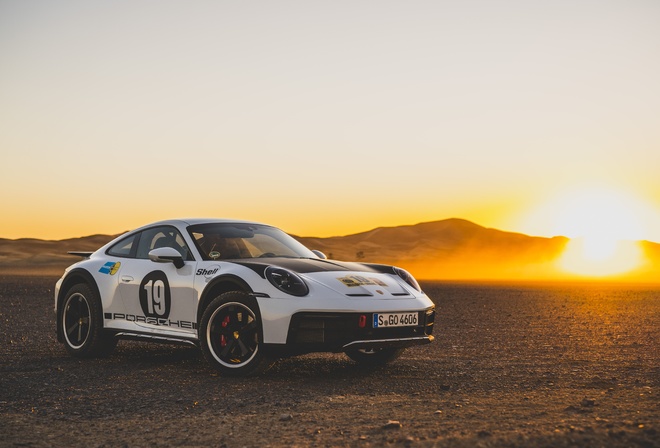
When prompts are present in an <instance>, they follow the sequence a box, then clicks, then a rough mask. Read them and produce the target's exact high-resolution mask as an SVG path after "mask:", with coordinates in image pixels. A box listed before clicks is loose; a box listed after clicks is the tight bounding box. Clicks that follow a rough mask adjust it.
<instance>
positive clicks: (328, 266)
mask: <svg viewBox="0 0 660 448" xmlns="http://www.w3.org/2000/svg"><path fill="white" fill-rule="evenodd" d="M233 263H236V264H239V265H241V266H245V267H247V268H250V269H252V270H253V271H255V272H256V273H257V274H259V275H260V276H261V277H263V278H265V270H266V268H267V267H268V266H277V267H281V268H285V269H288V270H290V271H293V272H296V273H298V274H300V275H302V276H303V277H305V278H306V279H308V280H311V281H314V282H318V283H321V284H323V285H325V286H327V287H329V288H331V289H332V290H334V291H336V292H338V293H340V294H343V295H346V296H349V297H367V296H375V297H382V298H401V297H405V296H409V297H410V296H411V292H410V291H408V290H407V289H406V288H404V287H403V285H402V284H401V283H400V282H399V281H397V279H396V278H393V276H396V274H395V273H394V271H393V268H392V267H391V266H386V265H375V264H362V263H348V262H342V261H335V260H321V259H313V258H269V259H267V261H266V260H264V261H233Z"/></svg>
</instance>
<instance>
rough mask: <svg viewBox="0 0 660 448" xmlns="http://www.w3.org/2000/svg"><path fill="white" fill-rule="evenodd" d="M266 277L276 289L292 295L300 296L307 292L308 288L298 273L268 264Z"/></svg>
mask: <svg viewBox="0 0 660 448" xmlns="http://www.w3.org/2000/svg"><path fill="white" fill-rule="evenodd" d="M266 278H267V279H268V281H269V282H271V283H272V284H273V286H275V287H276V288H277V289H279V290H280V291H282V292H285V293H287V294H291V295H292V296H298V297H301V296H306V295H307V294H308V293H309V288H308V287H307V284H306V283H305V281H304V280H303V279H302V278H300V276H299V275H298V274H295V273H293V272H291V271H289V270H287V269H282V268H278V267H276V266H268V267H267V268H266Z"/></svg>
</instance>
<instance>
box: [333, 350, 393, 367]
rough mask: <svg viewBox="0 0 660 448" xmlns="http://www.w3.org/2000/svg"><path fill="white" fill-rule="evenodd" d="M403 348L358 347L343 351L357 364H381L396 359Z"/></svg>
mask: <svg viewBox="0 0 660 448" xmlns="http://www.w3.org/2000/svg"><path fill="white" fill-rule="evenodd" d="M404 350H405V349H404V348H374V349H366V348H359V349H352V350H346V351H345V352H344V353H346V356H348V357H349V358H351V359H352V360H353V361H355V362H357V363H359V364H363V365H371V366H382V365H385V364H387V363H389V362H392V361H394V360H395V359H397V358H398V357H399V356H401V354H402V353H403V352H404Z"/></svg>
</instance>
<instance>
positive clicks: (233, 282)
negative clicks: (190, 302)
mask: <svg viewBox="0 0 660 448" xmlns="http://www.w3.org/2000/svg"><path fill="white" fill-rule="evenodd" d="M229 291H242V292H245V293H247V294H252V292H253V291H252V288H250V285H248V284H247V282H246V281H245V280H243V279H242V278H240V277H238V276H236V275H232V274H226V275H220V276H218V277H215V278H214V279H213V280H211V281H210V282H209V284H208V285H206V287H205V288H204V291H203V292H202V295H201V296H200V299H199V306H198V307H197V322H198V323H199V322H201V321H202V315H203V314H204V310H205V309H206V307H207V306H208V305H209V303H211V302H212V301H213V299H215V298H216V297H218V296H219V295H220V294H224V293H226V292H229Z"/></svg>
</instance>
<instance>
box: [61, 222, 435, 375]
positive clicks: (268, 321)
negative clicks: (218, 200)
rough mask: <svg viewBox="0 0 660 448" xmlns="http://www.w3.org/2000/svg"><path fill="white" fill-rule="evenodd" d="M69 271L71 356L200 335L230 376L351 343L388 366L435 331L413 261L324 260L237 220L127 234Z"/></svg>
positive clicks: (64, 333)
mask: <svg viewBox="0 0 660 448" xmlns="http://www.w3.org/2000/svg"><path fill="white" fill-rule="evenodd" d="M70 253H72V254H75V255H79V256H81V257H83V258H84V259H83V260H82V261H80V262H78V263H76V264H74V265H72V266H70V267H69V268H67V269H66V271H65V273H64V275H63V276H62V278H61V279H60V280H59V281H58V282H57V284H56V287H55V314H56V316H57V339H58V341H60V342H62V343H64V345H65V347H66V349H67V351H68V352H69V353H70V354H72V355H73V356H78V357H92V356H103V355H107V354H109V353H110V352H111V351H112V349H113V348H114V347H115V345H116V343H117V340H118V339H139V340H151V341H155V342H178V343H187V344H193V345H198V346H199V347H200V348H201V349H202V352H203V354H204V357H205V358H206V359H207V360H208V361H209V363H210V364H211V365H212V366H213V367H215V368H216V369H218V370H219V371H220V372H222V373H223V374H225V375H250V374H256V373H259V372H262V371H263V370H265V369H266V368H267V367H268V366H269V365H270V364H271V362H272V360H274V359H276V358H277V357H282V356H290V355H296V354H302V353H309V352H315V351H326V352H344V353H346V354H347V355H348V356H349V357H350V358H351V359H353V360H355V361H357V362H360V363H371V364H384V363H386V362H389V361H391V360H393V359H395V358H397V357H398V356H399V355H400V354H401V352H402V351H403V350H404V349H405V348H406V347H409V346H412V345H419V344H426V343H429V342H431V341H432V340H433V336H432V331H433V322H434V317H435V311H434V306H433V302H432V301H431V300H430V299H429V298H428V297H427V296H426V295H425V294H424V293H423V292H422V290H421V288H420V286H419V284H418V283H417V281H416V280H415V279H414V278H413V277H412V276H411V275H410V274H409V273H408V272H406V271H405V270H403V269H400V268H397V267H393V266H385V265H376V264H366V263H347V262H339V261H334V260H328V259H326V257H325V255H323V254H322V253H321V252H318V251H311V250H309V249H307V248H306V247H305V246H303V245H302V244H300V243H299V242H298V241H296V240H295V239H294V238H292V237H291V236H289V235H287V234H286V233H284V232H283V231H281V230H279V229H277V228H275V227H271V226H268V225H264V224H259V223H253V222H245V221H234V220H213V219H211V220H209V219H204V220H203V219H190V220H170V221H161V222H157V223H153V224H150V225H147V226H144V227H141V228H139V229H136V230H133V231H131V232H128V233H126V234H124V235H122V236H120V237H118V238H116V239H115V240H113V241H111V242H110V243H108V244H106V245H105V246H103V247H101V248H100V249H98V250H97V251H95V252H70Z"/></svg>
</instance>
